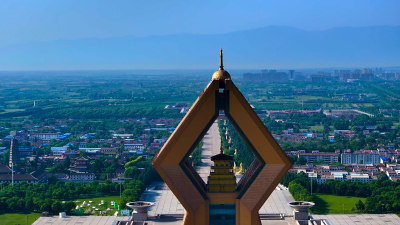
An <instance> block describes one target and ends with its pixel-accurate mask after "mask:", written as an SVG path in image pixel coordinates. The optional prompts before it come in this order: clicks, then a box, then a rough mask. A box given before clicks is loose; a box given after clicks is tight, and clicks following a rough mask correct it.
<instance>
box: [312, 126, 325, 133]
mask: <svg viewBox="0 0 400 225" xmlns="http://www.w3.org/2000/svg"><path fill="white" fill-rule="evenodd" d="M311 129H312V130H313V131H317V132H318V131H319V132H322V131H324V126H321V125H317V126H311Z"/></svg>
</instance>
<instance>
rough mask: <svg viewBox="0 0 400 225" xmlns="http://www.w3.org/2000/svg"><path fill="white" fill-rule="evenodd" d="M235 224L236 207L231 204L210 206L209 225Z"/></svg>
mask: <svg viewBox="0 0 400 225" xmlns="http://www.w3.org/2000/svg"><path fill="white" fill-rule="evenodd" d="M234 224H236V207H235V205H233V204H224V205H216V204H211V205H210V225H234Z"/></svg>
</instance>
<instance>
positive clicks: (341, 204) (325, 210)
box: [311, 194, 365, 214]
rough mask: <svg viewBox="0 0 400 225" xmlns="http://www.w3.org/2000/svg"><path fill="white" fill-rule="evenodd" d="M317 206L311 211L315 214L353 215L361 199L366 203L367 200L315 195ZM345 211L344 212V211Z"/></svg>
mask: <svg viewBox="0 0 400 225" xmlns="http://www.w3.org/2000/svg"><path fill="white" fill-rule="evenodd" d="M313 197H314V202H315V206H314V207H312V208H311V211H312V212H313V213H315V214H343V213H344V214H353V213H357V211H352V210H351V209H352V208H355V204H356V202H358V200H359V199H361V201H363V202H364V203H365V198H358V197H347V196H336V195H326V194H315V195H314V196H313ZM343 209H344V210H343Z"/></svg>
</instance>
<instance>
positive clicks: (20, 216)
mask: <svg viewBox="0 0 400 225" xmlns="http://www.w3.org/2000/svg"><path fill="white" fill-rule="evenodd" d="M39 216H40V213H5V214H0V224H4V225H14V224H20V225H28V224H32V223H33V222H35V220H36V219H37V218H39ZM27 217H28V223H26V218H27Z"/></svg>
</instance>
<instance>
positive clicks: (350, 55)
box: [0, 26, 400, 70]
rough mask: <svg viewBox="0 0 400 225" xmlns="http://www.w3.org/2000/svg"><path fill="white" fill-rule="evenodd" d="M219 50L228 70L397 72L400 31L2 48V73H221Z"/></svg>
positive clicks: (266, 32) (269, 30)
mask: <svg viewBox="0 0 400 225" xmlns="http://www.w3.org/2000/svg"><path fill="white" fill-rule="evenodd" d="M220 47H222V48H224V50H225V51H224V52H225V65H226V66H227V68H228V69H229V68H232V69H241V68H246V69H250V68H253V69H256V68H257V69H258V68H311V67H365V66H369V67H374V66H399V64H400V26H397V27H386V26H375V27H344V28H333V29H328V30H320V31H315V30H314V31H307V30H300V29H296V28H291V27H281V26H275V27H274V26H273V27H265V28H260V29H255V30H245V31H239V32H231V33H226V34H215V35H197V34H180V35H166V36H149V37H118V38H106V39H79V40H57V41H49V42H34V43H25V44H16V45H10V46H5V47H1V48H0V70H3V69H179V68H183V69H204V68H217V64H218V54H219V48H220Z"/></svg>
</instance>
